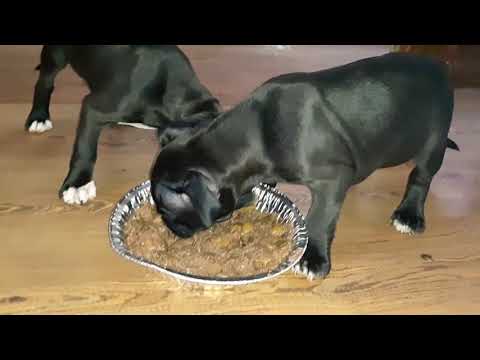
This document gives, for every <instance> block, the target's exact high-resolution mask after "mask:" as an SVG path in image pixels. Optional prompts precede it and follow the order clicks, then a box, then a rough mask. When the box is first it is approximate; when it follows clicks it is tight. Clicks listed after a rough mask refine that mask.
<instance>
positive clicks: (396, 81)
mask: <svg viewBox="0 0 480 360" xmlns="http://www.w3.org/2000/svg"><path fill="white" fill-rule="evenodd" d="M453 110H454V91H453V88H452V86H451V84H450V79H449V71H448V67H447V66H446V65H445V64H443V63H440V62H437V61H435V60H432V59H429V58H424V57H419V56H414V55H410V54H388V55H384V56H379V57H375V58H369V59H365V60H361V61H357V62H354V63H351V64H348V65H345V66H340V67H336V68H333V69H329V70H324V71H319V72H315V73H295V74H287V75H283V76H279V77H277V78H274V79H272V80H270V81H268V82H267V83H265V84H264V85H262V86H261V87H259V88H258V89H257V90H255V91H254V92H253V93H252V94H251V96H250V97H249V98H248V99H246V100H245V101H244V102H242V103H241V104H239V105H238V106H236V107H235V108H233V109H232V110H230V111H228V112H226V113H225V114H223V115H221V116H219V118H218V119H217V120H215V121H214V122H213V124H211V126H209V128H208V129H205V130H201V131H200V132H199V133H197V134H196V135H195V136H193V137H192V138H190V139H188V140H185V141H183V140H182V141H175V142H173V143H171V144H170V145H169V146H168V147H167V148H165V149H164V151H163V152H162V153H161V154H160V155H159V156H158V158H157V161H156V163H155V165H154V167H153V169H152V173H151V182H152V188H151V191H152V194H153V197H154V201H155V204H156V207H157V211H158V212H159V214H161V215H162V217H163V218H164V220H165V223H166V224H167V226H168V227H169V228H170V229H171V230H172V231H173V232H174V233H175V234H177V235H179V236H182V237H187V238H188V237H190V236H193V235H194V234H195V233H196V232H198V231H202V230H205V229H208V228H210V227H211V226H212V225H214V224H215V223H216V221H217V219H219V218H222V217H225V216H228V214H231V213H232V212H233V211H234V210H235V209H236V208H239V207H241V206H242V205H240V204H242V203H247V202H246V201H245V196H246V194H248V193H249V192H250V191H251V189H252V188H253V187H254V186H256V185H257V184H259V183H262V182H263V183H277V182H278V183H280V182H283V183H292V184H298V185H304V186H307V187H308V188H309V189H310V191H311V193H312V198H313V202H312V207H311V209H310V211H309V214H308V216H307V230H308V232H309V235H310V239H309V243H308V248H307V251H306V252H305V255H304V257H303V258H302V260H301V261H300V263H299V264H298V266H297V271H299V272H301V273H303V274H305V275H306V276H307V277H308V278H310V279H316V278H325V277H326V276H327V275H328V274H329V273H330V271H331V254H330V251H331V246H332V242H333V239H334V237H335V230H336V226H337V221H338V218H339V216H340V212H341V209H342V205H343V203H344V201H345V198H346V196H347V193H348V191H349V189H350V188H351V187H352V186H354V185H356V184H359V183H361V182H363V181H364V180H365V179H367V178H368V177H369V176H370V175H371V174H373V173H374V172H375V171H376V170H377V169H382V168H388V167H394V166H398V165H401V164H404V163H406V162H409V161H413V162H414V163H415V165H416V167H415V169H414V170H413V171H412V173H411V175H410V178H409V181H408V185H407V189H406V192H405V196H404V198H403V201H402V202H401V204H400V206H399V207H398V208H397V210H396V211H395V212H394V214H393V216H392V218H391V219H392V223H393V224H394V225H395V227H396V228H397V229H398V230H399V231H401V232H404V233H421V232H423V231H424V230H425V215H424V206H425V201H426V199H427V196H428V192H429V189H430V184H431V183H432V181H433V178H434V176H435V175H436V174H437V172H438V171H439V170H440V168H441V166H442V163H443V159H444V156H445V153H446V151H447V149H454V150H458V147H457V145H456V144H455V143H454V142H453V141H452V140H450V139H449V138H448V134H449V130H450V125H451V122H452V116H453Z"/></svg>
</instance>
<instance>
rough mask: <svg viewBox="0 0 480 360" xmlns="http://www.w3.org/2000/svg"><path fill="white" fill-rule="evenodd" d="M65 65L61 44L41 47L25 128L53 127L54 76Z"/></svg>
mask: <svg viewBox="0 0 480 360" xmlns="http://www.w3.org/2000/svg"><path fill="white" fill-rule="evenodd" d="M66 66H67V57H66V54H65V51H64V49H63V48H62V46H55V45H46V46H44V47H43V49H42V55H41V64H40V65H39V67H38V68H37V69H38V70H39V71H40V76H39V78H38V81H37V84H36V85H35V93H34V98H33V106H32V110H31V112H30V115H29V116H28V118H27V121H26V123H25V130H27V131H29V132H31V133H43V132H45V131H49V130H51V129H52V128H53V124H52V121H51V118H50V99H51V96H52V93H53V90H54V82H55V78H56V76H57V75H58V73H59V72H60V71H62V70H63V69H64V68H65V67H66Z"/></svg>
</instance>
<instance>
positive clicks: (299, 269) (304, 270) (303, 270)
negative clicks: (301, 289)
mask: <svg viewBox="0 0 480 360" xmlns="http://www.w3.org/2000/svg"><path fill="white" fill-rule="evenodd" d="M293 272H294V273H295V274H297V275H304V276H305V277H306V278H307V280H308V281H314V280H315V278H316V276H315V274H314V273H313V272H312V271H309V270H308V263H307V262H306V261H305V262H304V263H303V264H300V263H298V264H297V265H295V266H294V268H293Z"/></svg>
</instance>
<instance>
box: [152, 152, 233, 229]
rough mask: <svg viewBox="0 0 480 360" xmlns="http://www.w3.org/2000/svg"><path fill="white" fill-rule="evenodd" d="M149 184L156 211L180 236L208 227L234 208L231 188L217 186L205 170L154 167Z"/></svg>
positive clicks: (166, 166)
mask: <svg viewBox="0 0 480 360" xmlns="http://www.w3.org/2000/svg"><path fill="white" fill-rule="evenodd" d="M173 161H175V160H173ZM164 164H165V163H164ZM177 165H178V163H177ZM151 186H152V188H151V192H152V196H153V200H154V202H155V206H156V208H157V211H158V213H159V214H160V215H161V216H162V218H163V220H164V222H165V224H166V225H167V227H168V228H169V229H170V230H171V231H172V232H173V233H174V234H176V235H177V236H179V237H182V238H189V237H191V236H193V235H194V234H195V233H197V232H199V231H203V230H206V229H208V228H210V227H211V226H212V225H214V224H215V223H216V222H217V221H218V220H220V219H222V218H224V217H225V216H226V215H228V214H231V213H232V212H233V211H234V209H235V199H234V195H233V192H232V191H231V190H229V189H219V186H218V184H216V183H215V181H214V180H213V177H211V176H209V174H207V173H204V172H202V173H200V172H199V171H197V170H193V169H188V168H187V167H181V169H179V168H178V167H176V169H173V168H172V167H169V166H168V165H165V167H161V166H160V167H158V168H157V167H156V168H154V170H153V172H152V184H151Z"/></svg>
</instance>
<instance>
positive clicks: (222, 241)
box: [125, 205, 292, 278]
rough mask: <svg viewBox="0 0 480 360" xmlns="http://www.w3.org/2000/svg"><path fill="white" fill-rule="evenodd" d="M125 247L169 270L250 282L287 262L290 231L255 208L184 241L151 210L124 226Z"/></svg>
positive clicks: (148, 209)
mask: <svg viewBox="0 0 480 360" xmlns="http://www.w3.org/2000/svg"><path fill="white" fill-rule="evenodd" d="M125 243H126V245H127V247H128V249H129V251H130V252H131V253H132V254H133V255H135V256H137V257H140V258H143V259H146V260H148V261H150V262H152V263H154V264H157V265H159V266H161V267H163V268H167V269H169V270H173V271H177V272H180V273H184V274H188V275H195V276H202V277H211V278H213V277H215V278H235V277H248V276H254V275H259V274H266V273H270V272H272V271H273V270H275V269H276V268H277V267H278V266H279V265H280V264H281V263H282V262H283V261H284V260H286V259H287V257H288V255H289V254H290V251H291V250H292V229H291V227H290V226H289V225H281V224H279V223H278V222H277V219H276V216H274V215H265V214H262V213H260V212H258V211H256V210H255V208H253V207H252V208H246V209H242V210H240V211H237V212H236V213H235V214H234V215H233V217H232V219H230V220H229V221H227V222H225V223H222V224H217V225H215V226H214V227H213V228H211V229H209V230H206V231H204V232H201V233H199V234H196V235H195V236H193V237H192V238H191V239H181V238H178V237H176V236H175V235H174V234H173V233H172V232H171V231H170V230H168V228H167V227H166V226H165V225H164V224H163V221H162V219H161V218H160V216H158V214H157V213H156V211H155V209H154V208H153V207H152V206H150V205H147V206H143V207H142V208H141V209H140V210H139V211H138V212H137V213H136V214H135V215H134V216H133V217H132V218H131V219H130V220H129V221H128V222H127V223H126V225H125Z"/></svg>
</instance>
